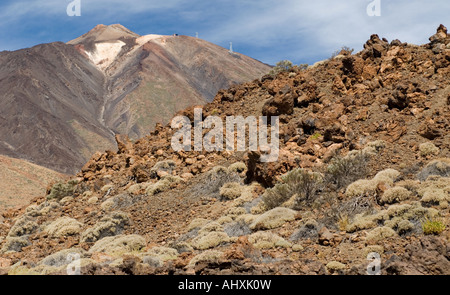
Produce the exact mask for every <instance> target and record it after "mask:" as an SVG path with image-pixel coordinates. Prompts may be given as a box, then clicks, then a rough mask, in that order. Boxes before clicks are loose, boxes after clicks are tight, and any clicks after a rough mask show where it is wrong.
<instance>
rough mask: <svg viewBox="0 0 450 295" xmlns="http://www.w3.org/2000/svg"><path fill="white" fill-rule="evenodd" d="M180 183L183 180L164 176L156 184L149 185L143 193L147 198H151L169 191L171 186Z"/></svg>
mask: <svg viewBox="0 0 450 295" xmlns="http://www.w3.org/2000/svg"><path fill="white" fill-rule="evenodd" d="M182 181H183V180H182V179H181V178H180V177H178V176H172V175H166V176H164V177H163V178H161V179H160V180H159V181H158V182H157V183H154V184H151V185H149V186H148V187H147V189H146V191H145V192H146V193H147V195H148V196H153V195H156V194H158V193H162V192H165V191H167V190H169V189H170V188H171V187H172V186H174V185H176V184H178V183H181V182H182Z"/></svg>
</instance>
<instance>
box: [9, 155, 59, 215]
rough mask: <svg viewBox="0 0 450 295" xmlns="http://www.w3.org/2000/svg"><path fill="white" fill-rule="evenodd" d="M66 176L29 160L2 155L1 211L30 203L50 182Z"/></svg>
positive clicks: (42, 192)
mask: <svg viewBox="0 0 450 295" xmlns="http://www.w3.org/2000/svg"><path fill="white" fill-rule="evenodd" d="M66 178H68V175H63V174H61V173H57V172H55V171H53V170H50V169H47V168H44V167H41V166H38V165H35V164H32V163H29V162H27V161H24V160H19V159H14V158H8V157H5V156H0V179H1V182H0V212H1V213H3V212H5V211H6V210H7V209H11V208H16V209H18V208H20V207H23V206H25V205H28V204H29V202H30V200H32V199H33V198H36V197H38V196H41V195H43V194H45V191H46V188H47V186H48V185H49V184H51V183H52V182H53V183H54V182H57V181H62V180H64V179H66Z"/></svg>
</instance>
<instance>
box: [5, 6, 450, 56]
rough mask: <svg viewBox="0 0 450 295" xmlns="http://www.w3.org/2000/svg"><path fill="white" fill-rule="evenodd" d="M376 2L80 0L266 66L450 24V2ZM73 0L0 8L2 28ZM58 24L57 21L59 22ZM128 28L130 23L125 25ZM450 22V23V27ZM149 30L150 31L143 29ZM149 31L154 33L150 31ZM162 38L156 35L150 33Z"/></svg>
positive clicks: (55, 11)
mask: <svg viewBox="0 0 450 295" xmlns="http://www.w3.org/2000/svg"><path fill="white" fill-rule="evenodd" d="M371 1H372V0H314V1H311V0H152V1H148V0H135V1H126V0H81V2H82V15H83V16H84V17H85V19H86V18H87V19H86V20H88V22H89V23H95V21H96V20H98V19H102V20H111V21H110V23H115V22H116V20H117V19H122V20H123V19H125V20H126V19H129V20H132V21H133V23H134V25H135V26H139V19H137V17H140V18H142V17H148V18H152V17H158V18H164V17H165V16H166V15H167V17H168V18H169V17H170V18H173V19H168V20H167V22H171V23H170V24H171V26H172V27H175V28H176V27H177V26H179V29H180V31H181V30H183V29H185V28H186V27H189V29H191V28H192V30H193V32H192V35H193V34H194V33H195V32H196V31H198V32H199V33H200V37H202V38H205V39H207V40H209V41H212V42H214V43H217V44H223V45H224V46H226V45H227V44H228V42H230V41H233V44H234V47H235V49H236V50H238V51H239V48H246V50H249V51H248V52H247V51H246V52H245V53H247V54H250V55H251V53H252V52H257V53H258V55H257V56H255V57H256V58H258V59H260V60H263V61H264V62H269V63H275V62H276V61H277V60H280V59H284V58H287V57H289V58H291V59H294V61H297V60H300V59H306V60H312V59H317V58H326V57H328V56H329V55H330V54H331V52H333V51H335V50H337V49H339V48H340V47H341V46H343V45H346V46H349V47H353V48H355V49H356V50H360V49H362V45H363V44H364V42H365V41H366V40H367V39H368V38H369V37H370V35H371V34H373V33H377V34H379V35H380V36H381V37H386V38H388V39H390V40H391V39H400V40H401V41H404V42H409V43H416V44H421V43H425V42H427V39H428V37H429V36H430V35H432V34H433V33H434V31H435V29H436V28H437V26H438V25H439V24H440V23H444V24H445V22H448V21H449V17H448V12H449V11H450V1H448V0H428V1H423V0H396V1H393V0H381V16H380V17H369V16H368V15H367V14H366V7H367V5H368V4H369V3H370V2H371ZM70 2H71V0H65V1H64V0H17V1H13V2H12V1H10V2H8V3H7V4H4V2H3V4H2V6H0V8H1V9H0V30H7V29H9V28H10V26H11V24H12V23H14V22H20V21H22V20H26V19H27V18H33V17H41V18H45V17H54V16H59V15H63V14H65V11H66V7H67V4H69V3H70ZM174 16H177V18H175V17H174ZM56 25H57V24H56ZM124 25H125V26H127V24H126V23H124ZM447 25H450V24H447ZM139 30H140V31H141V32H140V33H146V32H145V28H139ZM149 30H150V29H149ZM148 33H159V32H148Z"/></svg>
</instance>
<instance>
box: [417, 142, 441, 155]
mask: <svg viewBox="0 0 450 295" xmlns="http://www.w3.org/2000/svg"><path fill="white" fill-rule="evenodd" d="M419 152H420V155H421V156H422V157H428V156H432V155H437V154H439V148H438V147H437V146H435V145H434V144H433V143H432V142H425V143H422V144H420V145H419Z"/></svg>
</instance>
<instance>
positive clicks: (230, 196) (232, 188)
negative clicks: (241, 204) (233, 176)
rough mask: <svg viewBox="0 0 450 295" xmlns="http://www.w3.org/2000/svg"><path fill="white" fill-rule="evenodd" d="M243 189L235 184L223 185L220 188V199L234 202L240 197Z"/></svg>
mask: <svg viewBox="0 0 450 295" xmlns="http://www.w3.org/2000/svg"><path fill="white" fill-rule="evenodd" d="M243 189H244V188H243V187H242V186H241V185H240V184H239V183H237V182H229V183H225V184H224V185H223V186H222V187H221V188H220V197H221V198H222V199H224V200H234V199H237V198H239V197H240V196H241V194H242V191H243Z"/></svg>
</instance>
